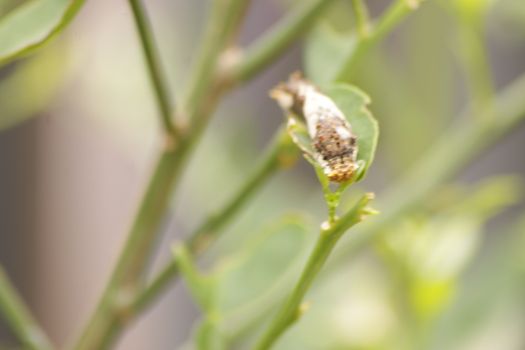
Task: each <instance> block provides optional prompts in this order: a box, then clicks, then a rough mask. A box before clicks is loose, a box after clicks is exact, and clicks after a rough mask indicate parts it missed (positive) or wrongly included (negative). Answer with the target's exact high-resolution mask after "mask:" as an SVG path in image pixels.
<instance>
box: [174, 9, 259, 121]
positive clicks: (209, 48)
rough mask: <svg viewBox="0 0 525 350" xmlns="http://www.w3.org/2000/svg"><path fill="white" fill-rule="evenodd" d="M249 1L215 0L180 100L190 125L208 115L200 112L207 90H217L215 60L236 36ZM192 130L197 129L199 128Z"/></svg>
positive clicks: (217, 59)
mask: <svg viewBox="0 0 525 350" xmlns="http://www.w3.org/2000/svg"><path fill="white" fill-rule="evenodd" d="M248 4H249V0H222V1H221V0H215V1H213V2H212V5H211V6H212V9H211V14H210V19H209V20H208V25H207V28H206V30H205V34H204V38H203V39H202V45H201V47H200V49H199V55H198V59H197V62H196V64H195V67H194V70H193V72H192V75H191V79H190V83H189V84H188V88H187V92H186V94H185V99H184V106H183V107H184V110H183V111H182V113H184V114H185V115H186V116H188V117H189V118H190V119H191V122H192V123H193V124H199V125H201V124H205V121H204V120H205V119H207V118H206V116H207V115H208V114H209V113H206V112H204V113H203V112H202V110H201V106H202V105H203V104H204V103H206V101H207V99H208V98H209V96H207V95H208V94H209V92H210V91H214V90H221V87H217V86H216V85H217V77H218V73H219V72H218V68H219V58H220V56H221V54H222V53H223V50H224V49H225V47H226V46H227V45H229V44H230V42H231V40H232V38H233V37H234V35H235V34H236V33H237V30H238V27H239V26H240V23H241V19H242V15H243V14H244V12H245V10H246V8H247V6H248ZM194 128H195V129H197V130H199V129H201V128H200V127H199V126H197V127H195V126H194Z"/></svg>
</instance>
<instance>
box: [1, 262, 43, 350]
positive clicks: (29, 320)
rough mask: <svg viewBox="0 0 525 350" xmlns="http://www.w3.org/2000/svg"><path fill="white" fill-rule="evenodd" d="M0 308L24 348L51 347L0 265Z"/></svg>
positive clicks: (39, 348) (41, 348)
mask: <svg viewBox="0 0 525 350" xmlns="http://www.w3.org/2000/svg"><path fill="white" fill-rule="evenodd" d="M0 310H1V311H2V315H3V316H4V318H5V321H6V322H7V324H8V326H9V327H10V328H11V329H12V330H13V332H14V333H15V334H16V336H17V337H18V339H19V340H20V341H21V342H22V344H23V345H24V349H33V350H50V349H53V346H52V345H51V342H50V341H49V340H48V338H47V336H46V335H45V333H44V331H43V330H42V329H41V328H40V327H39V326H38V324H37V322H36V321H35V319H34V318H33V316H32V315H31V313H30V311H29V310H28V308H27V307H26V305H25V304H24V302H23V301H22V299H21V298H20V297H19V295H18V293H17V292H16V290H15V288H14V287H13V286H12V285H11V282H10V281H9V278H8V277H7V274H6V273H5V271H4V270H3V268H2V267H0Z"/></svg>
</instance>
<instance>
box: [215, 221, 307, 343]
mask: <svg viewBox="0 0 525 350" xmlns="http://www.w3.org/2000/svg"><path fill="white" fill-rule="evenodd" d="M307 232H308V229H307V225H305V224H304V220H303V219H302V218H301V217H297V216H295V215H294V216H290V215H288V216H285V217H284V218H282V219H281V220H279V222H277V223H276V224H272V225H271V226H270V227H267V228H264V229H263V230H262V231H261V232H260V233H259V234H257V235H256V236H255V237H254V238H253V240H251V241H250V242H249V243H248V244H247V246H246V247H244V248H243V249H241V250H240V252H239V253H238V254H236V255H235V256H233V257H230V258H229V259H228V260H227V261H226V262H225V264H223V266H222V267H220V268H219V270H218V271H217V274H216V275H215V276H216V281H217V293H218V295H217V296H218V298H217V310H218V313H219V314H220V318H221V320H222V321H221V324H222V327H223V329H225V330H228V332H229V333H231V332H237V331H239V329H241V328H243V327H246V326H248V325H250V324H252V323H253V322H254V321H255V320H254V319H253V318H254V317H258V316H259V315H261V313H262V314H264V310H265V309H268V308H269V307H270V308H271V306H272V305H273V304H272V303H273V302H275V301H276V300H279V299H280V297H281V296H282V294H283V292H285V290H286V287H287V286H288V283H289V282H290V281H291V275H290V273H293V272H294V271H295V268H296V267H298V266H297V263H298V262H299V261H300V260H302V259H300V258H302V257H303V256H304V253H305V251H306V247H307V244H306V243H307V242H308V240H307V237H308V235H307Z"/></svg>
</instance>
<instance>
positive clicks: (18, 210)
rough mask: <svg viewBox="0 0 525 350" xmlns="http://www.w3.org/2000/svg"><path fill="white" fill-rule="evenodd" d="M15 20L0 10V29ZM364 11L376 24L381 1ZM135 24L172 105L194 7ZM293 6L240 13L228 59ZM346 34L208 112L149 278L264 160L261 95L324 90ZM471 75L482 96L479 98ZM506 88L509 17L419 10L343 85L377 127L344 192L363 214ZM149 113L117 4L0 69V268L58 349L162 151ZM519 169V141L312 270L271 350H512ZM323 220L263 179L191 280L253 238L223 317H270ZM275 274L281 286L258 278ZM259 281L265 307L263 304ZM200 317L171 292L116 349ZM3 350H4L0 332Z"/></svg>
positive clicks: (186, 60) (294, 57) (311, 190)
mask: <svg viewBox="0 0 525 350" xmlns="http://www.w3.org/2000/svg"><path fill="white" fill-rule="evenodd" d="M23 2H24V1H9V0H0V15H2V16H3V15H5V14H6V13H8V12H9V11H10V10H11V9H13V8H15V7H16V5H18V4H20V3H23ZM296 2H300V1H296ZM367 4H368V6H369V8H370V12H371V15H372V16H373V17H374V16H376V15H378V14H380V13H381V12H382V11H383V10H384V9H385V8H386V7H387V6H388V5H389V1H387V0H370V1H367ZM146 5H147V8H148V10H149V12H150V14H151V18H152V22H153V26H154V29H155V33H156V35H157V39H158V43H159V47H160V48H161V53H162V58H163V62H164V68H165V71H166V72H167V73H168V75H169V81H170V83H171V86H172V90H173V92H174V95H175V96H178V95H180V93H181V89H182V86H183V84H184V82H185V81H186V79H187V72H188V70H189V67H190V65H191V63H192V60H193V59H194V57H195V50H194V49H195V47H196V44H197V42H198V40H199V35H200V34H201V32H200V31H201V28H202V27H203V24H204V23H203V21H204V20H205V16H204V15H203V14H204V13H205V12H206V9H207V7H208V1H191V0H185V1H182V0H181V1H167V0H151V1H146ZM291 6H294V2H293V1H279V0H272V1H268V0H254V1H253V5H252V7H251V8H250V10H249V13H248V15H247V19H246V22H245V25H244V27H243V29H242V32H241V38H240V42H241V44H243V45H246V44H248V43H250V42H252V41H253V40H254V39H255V38H256V37H257V36H258V35H259V34H260V33H261V32H263V31H264V30H265V29H266V28H268V27H270V26H271V25H272V24H273V23H275V22H276V21H277V19H278V18H279V17H280V16H282V14H283V13H286V11H288V9H289V8H290V7H291ZM354 23H355V21H354V18H353V14H352V9H351V4H350V1H343V0H341V1H338V2H336V3H335V5H334V6H333V8H331V9H330V11H328V13H327V14H326V15H325V16H323V18H322V19H321V20H320V21H318V23H317V25H316V26H315V27H312V28H311V31H310V32H309V33H308V35H307V36H306V38H305V40H303V41H302V42H301V43H299V44H297V45H294V47H292V48H290V50H288V52H287V53H286V55H285V56H283V57H282V58H281V59H280V60H279V61H278V62H277V63H276V64H274V65H273V66H272V67H271V68H270V69H268V70H266V71H265V72H264V73H263V74H261V75H260V76H258V77H257V78H256V79H255V80H254V81H252V82H251V83H250V84H248V85H247V86H243V87H242V88H240V89H237V90H235V91H234V93H233V94H230V95H229V96H228V97H227V98H226V99H225V100H224V101H223V102H222V103H221V105H220V106H219V110H218V113H216V115H215V116H214V119H213V121H212V123H211V125H210V126H209V128H208V130H207V132H206V133H205V135H204V137H203V141H202V143H201V144H200V145H199V147H198V148H197V150H196V154H195V157H193V159H192V160H191V163H190V164H189V167H188V168H187V169H186V174H185V177H184V181H183V183H182V184H181V185H182V186H181V189H180V191H179V193H178V195H177V198H176V200H175V199H174V200H173V205H172V206H173V209H174V210H173V213H175V214H173V215H170V216H169V218H168V219H167V220H166V222H165V227H166V229H167V231H168V232H169V234H168V235H167V236H166V237H164V238H163V241H162V242H161V243H160V244H159V257H158V261H156V263H155V264H154V266H152V269H155V268H156V266H157V265H158V264H160V263H162V262H164V261H166V260H167V259H168V258H169V249H167V247H169V246H170V245H171V243H172V242H173V241H176V240H180V239H181V238H182V237H184V236H185V234H186V233H188V232H189V231H191V230H192V229H193V228H194V227H195V226H196V225H198V223H199V222H200V220H201V219H202V218H203V216H205V215H206V214H207V213H209V212H210V211H213V210H214V209H217V208H220V206H221V204H222V203H224V201H225V200H227V199H228V198H229V195H230V194H232V193H233V192H234V190H235V189H236V188H237V185H238V184H239V183H242V181H243V179H244V178H245V176H246V174H247V172H249V170H250V169H252V168H253V166H254V165H255V163H256V161H257V159H259V158H260V157H261V156H262V154H263V152H264V151H263V150H264V146H265V144H268V143H269V142H270V140H271V138H272V135H273V133H274V132H275V130H276V129H277V128H278V127H279V125H281V124H282V123H283V117H282V113H281V111H280V110H279V109H278V107H277V106H276V105H275V103H274V102H273V101H271V100H270V99H269V98H268V94H267V92H268V90H269V89H270V88H271V87H273V86H274V85H275V84H276V83H277V82H279V81H281V80H284V79H285V78H286V77H287V76H288V74H289V73H290V72H292V71H294V70H297V69H303V70H305V71H306V73H307V74H309V77H311V78H312V79H314V80H316V81H320V82H322V80H323V76H324V74H325V72H328V71H329V70H330V65H329V64H328V65H326V68H325V67H324V66H323V65H322V63H319V62H326V61H327V60H330V59H334V60H335V59H337V55H336V54H333V53H331V51H330V50H335V51H337V50H336V49H337V48H340V47H344V46H345V45H351V42H350V41H349V39H348V38H349V34H348V33H349V31H352V30H353V29H354ZM472 38H474V39H472ZM473 43H474V44H473ZM472 45H473V46H472ZM477 45H479V46H477ZM334 48H335V49H334ZM476 50H481V52H482V53H483V52H485V53H486V55H487V56H486V62H479V60H478V59H477V58H476V57H474V58H473V57H472V52H476ZM323 55H325V56H327V57H328V58H326V57H323ZM316 60H317V61H316ZM482 61H483V60H482ZM485 63H486V64H487V65H488V67H487V68H488V70H489V76H490V77H491V79H492V80H493V83H487V81H484V79H485V78H486V76H485V77H484V76H483V70H484V64H485ZM480 71H481V73H482V74H479V73H480ZM523 71H525V2H522V1H516V0H492V1H490V0H458V1H452V0H450V1H447V0H427V1H426V2H425V3H424V4H423V5H422V6H421V8H420V9H418V10H417V11H416V12H415V13H413V14H411V15H410V17H408V18H407V20H406V21H404V22H403V23H402V24H401V25H399V27H397V28H396V29H395V30H394V31H393V33H392V34H391V35H389V36H388V39H387V40H385V42H384V43H382V44H381V45H378V46H377V47H376V48H374V49H373V50H371V51H370V52H369V53H368V54H367V55H366V57H363V58H362V59H361V60H360V62H359V69H356V70H354V74H353V76H352V83H353V84H354V85H357V86H359V87H360V88H362V89H363V90H364V91H366V92H367V93H368V94H369V95H370V96H371V98H372V104H371V106H370V109H371V110H372V112H373V113H374V115H375V117H376V118H377V119H378V121H379V123H380V127H381V137H380V142H379V148H378V155H377V159H376V162H375V164H374V165H373V166H372V168H371V170H370V172H369V175H368V178H367V179H366V180H365V181H364V182H363V183H362V184H360V185H359V186H360V188H361V190H366V191H374V192H376V193H378V196H380V195H381V193H382V191H383V190H384V189H385V188H387V187H388V186H390V185H391V184H395V183H396V181H397V180H398V179H400V178H402V177H403V174H404V172H405V171H406V170H407V169H408V168H409V167H410V166H411V165H412V164H414V163H415V162H416V161H417V160H418V159H420V158H421V157H422V156H423V155H424V154H425V151H427V150H428V149H429V147H430V146H431V145H432V143H433V141H435V140H436V139H437V138H438V137H443V132H444V131H445V130H447V129H446V127H447V126H449V125H450V124H451V123H452V122H454V121H455V120H456V119H457V118H456V117H455V116H457V115H460V113H461V111H462V110H463V109H465V108H467V107H471V108H473V109H474V110H476V111H479V113H474V114H479V117H480V118H482V117H483V116H482V113H483V111H484V109H485V108H489V107H487V106H486V105H483V104H482V103H478V97H479V96H482V97H483V96H485V94H486V95H488V96H490V94H491V93H492V91H493V90H494V91H497V90H499V89H500V88H501V87H504V86H505V85H507V84H508V83H510V82H511V81H512V80H513V79H514V78H515V77H517V76H518V75H520V73H522V72H523ZM476 79H480V80H481V81H479V80H476ZM523 98H524V99H525V91H524V93H523ZM153 102H154V100H153V95H152V92H151V88H150V84H149V81H148V77H147V76H146V73H145V69H144V64H143V57H142V53H141V51H140V47H139V43H138V41H137V37H136V33H135V28H134V26H133V23H132V19H131V15H130V12H129V9H128V7H127V4H126V3H125V2H124V1H102V0H93V1H88V2H87V3H86V5H85V7H84V8H83V9H82V11H81V12H80V14H79V16H78V17H77V18H76V19H75V21H74V23H73V24H72V26H70V27H69V28H68V29H67V30H66V32H65V33H64V34H63V35H61V36H60V37H59V38H58V39H56V40H54V41H53V42H52V43H50V44H49V45H47V46H46V47H45V48H44V49H42V50H39V51H38V52H37V53H36V54H35V55H32V56H30V57H27V58H24V59H21V60H18V61H16V62H14V63H10V64H8V65H6V66H3V67H2V68H1V69H0V164H1V166H2V171H1V174H2V176H1V177H0V262H1V263H2V265H4V266H5V268H6V270H7V271H8V272H9V275H10V276H11V278H12V279H13V280H14V282H15V284H16V285H17V287H18V288H19V290H20V291H21V293H22V295H23V296H24V298H25V300H27V301H28V304H29V305H30V306H31V307H32V309H33V310H34V311H35V314H36V317H37V319H38V320H39V321H41V322H42V324H43V326H44V328H45V329H46V330H48V332H49V334H50V336H51V338H52V339H53V340H54V341H56V342H57V343H58V344H65V343H66V342H67V341H69V340H70V339H71V337H72V336H73V335H74V334H76V333H78V331H79V330H80V327H82V325H83V324H84V322H85V320H86V319H87V317H88V314H89V312H90V310H92V308H93V307H94V305H95V303H96V300H97V298H98V296H99V294H100V293H101V291H102V288H103V286H104V283H105V281H106V280H107V278H108V276H109V273H110V272H111V268H110V267H111V266H112V265H113V264H114V262H115V261H116V256H117V253H118V251H119V248H120V246H121V244H122V243H123V240H124V238H125V234H126V231H127V229H128V227H129V225H130V221H131V219H132V217H133V214H134V212H135V210H136V207H137V205H138V204H137V203H138V201H139V199H140V196H141V195H142V191H143V188H144V186H145V182H146V181H147V180H148V177H149V175H150V169H151V167H152V164H153V163H152V162H153V161H154V155H155V153H156V150H157V148H158V146H159V145H160V137H159V134H160V133H159V130H158V122H157V118H155V113H157V112H156V108H155V105H154V103H153ZM444 137H446V135H444ZM524 150H525V129H524V128H523V127H519V128H517V129H516V130H515V131H514V132H513V133H512V134H510V135H509V136H508V137H505V138H504V139H503V140H502V141H501V142H499V143H498V144H497V145H496V146H494V147H492V148H491V149H489V150H487V151H486V152H484V153H483V154H481V155H480V156H479V157H477V158H476V159H474V160H473V161H472V163H471V164H470V165H469V166H468V167H467V168H466V169H465V170H464V171H463V172H462V173H461V174H460V176H459V177H458V178H457V179H455V180H454V181H453V182H451V183H449V184H447V185H444V186H442V187H441V188H440V189H439V190H438V191H435V193H433V194H432V195H431V196H429V197H428V198H427V200H426V201H425V203H423V204H422V205H421V206H418V208H416V209H415V210H413V211H411V212H410V213H409V215H406V216H404V217H402V218H400V219H399V221H398V222H397V223H396V224H395V225H393V226H392V227H389V229H388V230H389V231H391V232H389V234H388V235H387V236H386V237H387V238H385V239H378V240H377V241H376V242H374V244H373V245H372V246H371V247H369V249H367V250H366V251H365V252H363V253H362V254H359V256H358V257H357V259H352V260H349V261H347V262H345V263H344V264H342V265H337V267H335V265H334V266H332V267H330V266H329V267H328V268H327V271H326V272H325V273H323V275H322V276H321V278H320V279H319V281H317V282H316V283H315V286H314V289H313V290H312V291H311V293H310V294H309V296H308V300H309V301H310V302H311V305H312V306H311V308H310V310H309V312H308V313H307V314H306V315H305V316H304V318H303V319H302V320H301V322H299V324H298V325H296V326H295V327H293V328H292V329H291V330H290V331H289V332H288V333H286V334H285V336H284V337H283V339H282V340H281V341H280V342H279V344H278V346H277V347H276V348H277V349H283V350H295V349H297V350H310V349H312V350H313V349H316V350H317V349H319V350H321V349H322V350H325V349H327V350H342V349H355V350H365V349H366V350H372V349H373V350H376V349H418V350H419V349H458V350H501V349H504V350H523V349H525V332H524V331H523V330H524V329H525V297H524V296H525V215H524V214H523V213H524V209H525V206H524V205H523V203H524V201H523V179H524V174H525V162H524V155H523V154H524V152H523V151H524ZM350 192H352V191H350ZM353 192H354V193H355V192H358V190H355V191H353ZM350 197H352V195H350ZM347 200H348V201H349V202H350V200H351V199H350V198H348V199H347ZM325 211H326V209H325V207H324V202H323V199H322V193H321V190H320V186H319V185H318V183H317V180H316V179H315V175H314V172H313V170H312V169H311V167H309V166H308V165H307V164H306V162H304V161H300V162H299V164H297V166H296V167H295V168H293V169H290V170H288V171H286V172H282V173H280V174H279V175H278V176H277V177H276V178H274V179H273V180H272V181H271V183H270V184H269V185H267V186H266V187H265V188H264V190H263V191H262V192H261V193H260V194H258V195H257V197H256V199H255V200H254V201H252V202H251V203H250V204H249V205H248V206H247V207H246V208H244V209H243V210H242V212H241V215H239V217H238V219H236V220H234V223H233V224H232V225H231V226H229V227H228V228H227V230H226V231H225V236H224V239H222V240H221V241H220V242H219V243H218V244H216V245H215V246H214V247H213V249H212V251H211V252H209V253H208V254H207V255H206V256H205V259H204V264H205V266H211V265H212V263H214V262H216V261H221V264H223V263H224V262H222V261H226V263H225V264H226V265H228V264H227V261H230V260H231V261H235V259H236V257H238V255H239V252H240V251H242V252H244V250H242V247H246V246H251V245H253V244H254V243H253V242H254V241H257V240H258V239H259V240H260V239H262V238H260V237H267V238H266V239H267V241H265V240H264V239H263V243H260V244H261V245H260V247H264V248H267V249H263V248H260V249H255V252H252V253H253V254H252V253H250V250H249V249H248V253H246V254H247V255H248V257H242V258H240V259H241V261H244V260H246V261H248V262H249V263H247V266H252V270H250V271H251V272H249V273H247V272H246V271H243V270H242V269H241V270H238V269H236V268H235V264H233V266H234V267H230V270H229V269H228V268H226V270H227V272H226V277H225V279H224V281H223V283H224V285H221V287H220V288H221V293H222V294H221V295H223V297H224V300H223V299H221V303H224V308H225V309H228V308H232V305H233V306H235V305H236V304H239V305H241V307H242V308H244V309H247V310H251V309H250V308H255V309H256V308H257V307H259V308H261V307H260V306H258V304H257V298H258V297H261V298H264V297H266V298H269V299H276V298H277V300H279V299H278V298H279V296H282V294H283V291H286V290H287V289H288V288H287V287H289V286H290V285H291V283H292V282H293V280H294V276H295V274H296V273H297V271H298V270H297V268H298V267H299V266H300V262H301V261H302V259H303V258H304V253H305V252H306V251H307V250H308V248H309V247H310V246H311V244H312V242H313V241H314V239H315V236H316V234H317V227H318V224H319V223H320V222H321V221H322V220H324V218H325V217H326V213H325ZM290 213H293V215H292V214H290ZM290 215H292V216H290ZM283 217H284V218H283ZM279 223H282V225H284V226H285V227H284V228H283V229H282V230H280V229H276V227H277V226H278V225H280V224H279ZM294 230H296V231H297V232H298V233H297V232H296V231H294ZM283 232H285V233H286V232H288V233H289V234H284V233H283ZM294 232H296V233H294ZM279 233H280V234H282V237H280V238H279V235H278V234H279ZM276 234H277V236H275V235H276ZM268 237H269V238H268ZM276 237H277V238H276ZM283 237H287V238H286V239H284V240H283ZM295 240H297V241H295ZM283 247H288V248H289V254H286V250H285V251H284V252H283V251H282V248H283ZM279 248H281V249H279ZM252 250H253V249H252ZM250 254H252V255H254V256H251V255H250ZM281 258H282V259H283V260H282V266H289V268H287V269H284V270H283V269H280V268H279V266H277V267H276V266H275V265H272V264H269V263H267V262H268V261H274V263H275V261H281V260H279V259H281ZM272 259H275V260H272ZM272 279H275V281H276V284H275V288H274V289H275V290H266V289H267V288H265V287H264V285H265V283H263V286H261V281H268V280H272ZM250 291H257V293H255V292H254V293H255V296H254V295H251V294H250ZM243 298H244V299H243ZM262 305H265V304H264V300H263V302H262ZM242 308H241V311H239V312H238V314H235V312H233V313H232V315H231V317H232V321H230V323H231V324H233V325H234V327H233V328H238V327H236V326H239V325H240V324H242V325H244V324H245V323H248V322H247V321H246V319H245V318H242V317H243V314H242V312H243V310H244V309H242ZM247 312H248V313H249V312H250V311H247ZM198 314H199V313H198V311H197V308H196V307H195V306H194V304H193V302H192V301H191V298H190V297H189V296H188V293H187V291H186V289H185V288H184V287H183V286H182V285H181V284H178V285H177V286H176V287H175V288H174V289H173V290H171V291H170V292H169V293H167V294H166V295H165V296H164V297H163V298H162V300H160V302H158V303H157V304H156V305H155V306H154V307H153V308H152V309H151V310H150V311H148V312H147V313H146V315H145V317H143V318H141V319H140V321H138V322H136V323H134V324H133V326H132V328H131V329H130V330H129V331H127V332H126V333H125V335H124V337H123V339H122V341H120V342H119V345H118V347H117V348H118V349H126V350H127V349H130V350H134V349H172V348H174V347H175V346H181V347H182V346H184V344H185V343H186V342H187V339H188V336H190V334H191V332H192V329H193V326H194V323H195V322H196V321H197V320H198V318H199V315H198ZM228 317H230V316H228ZM235 317H237V318H235ZM239 317H240V318H239ZM255 322H256V323H257V322H258V321H255ZM0 326H1V323H0ZM236 331H238V330H236ZM246 334H247V335H246ZM243 336H244V337H241V338H242V339H244V340H241V341H239V346H240V347H242V344H243V341H246V340H249V339H250V335H249V332H246V333H243ZM0 344H3V345H1V346H5V347H6V348H8V349H11V348H16V347H17V345H16V341H15V340H14V338H13V337H12V336H11V335H10V334H9V332H8V331H7V330H6V329H5V327H0Z"/></svg>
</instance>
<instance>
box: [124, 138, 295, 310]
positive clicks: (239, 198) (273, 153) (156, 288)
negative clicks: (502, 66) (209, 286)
mask: <svg viewBox="0 0 525 350" xmlns="http://www.w3.org/2000/svg"><path fill="white" fill-rule="evenodd" d="M298 154H299V152H298V150H297V148H296V147H295V145H294V144H293V143H292V142H291V140H290V138H289V136H288V134H287V133H286V130H284V129H283V130H280V131H279V133H278V134H277V136H276V137H275V138H274V141H273V143H272V145H271V146H270V147H269V150H268V151H267V155H266V156H265V157H264V158H263V159H262V160H261V161H260V163H259V164H258V165H257V166H256V168H255V171H253V172H252V174H251V175H250V176H248V177H247V179H246V182H245V183H244V184H243V185H241V187H240V188H239V189H238V190H237V191H236V192H235V195H234V196H233V197H232V198H231V199H230V201H229V202H228V203H227V204H226V205H225V206H224V207H223V208H222V209H221V210H220V211H219V212H217V213H216V214H215V215H210V216H209V217H208V218H207V219H206V220H205V221H204V222H203V223H202V224H201V225H200V226H199V227H198V228H197V229H196V230H195V231H194V232H193V233H192V234H191V235H190V238H189V240H188V242H187V243H185V245H186V246H188V247H189V249H190V252H191V253H192V254H198V253H201V252H202V251H204V250H205V249H206V248H207V247H208V246H209V245H210V244H211V243H212V242H214V241H215V240H216V239H217V238H218V234H219V233H220V232H221V230H222V229H223V228H224V226H226V225H227V224H228V223H229V222H230V221H231V220H232V219H233V217H234V216H235V215H236V214H237V213H238V212H239V210H240V209H241V208H243V207H244V206H245V205H246V203H247V202H248V201H249V200H250V199H251V198H253V196H254V195H255V193H257V191H259V190H260V189H261V188H262V187H263V186H264V185H265V184H266V183H267V182H268V181H269V180H270V179H271V178H272V176H273V175H274V174H275V173H276V172H277V170H279V169H280V168H283V167H287V166H289V165H290V164H292V163H293V162H295V160H296V159H297V157H298ZM178 273H179V270H178V267H177V264H176V263H175V261H174V260H172V261H170V262H169V263H168V264H167V265H166V266H165V267H164V268H162V269H161V272H159V273H158V274H157V275H156V276H155V277H154V278H153V281H152V282H151V283H150V284H149V286H148V287H147V288H146V289H144V290H143V291H142V292H141V293H140V294H139V295H138V296H137V298H136V299H135V301H134V302H133V313H134V314H137V313H139V312H140V311H142V310H143V309H144V308H146V307H147V306H148V305H149V304H150V303H151V302H152V301H153V300H155V299H156V298H157V297H158V295H159V294H160V293H162V292H163V291H164V290H165V289H166V288H167V287H168V286H169V284H170V283H171V282H173V280H175V278H176V277H177V276H178Z"/></svg>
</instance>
